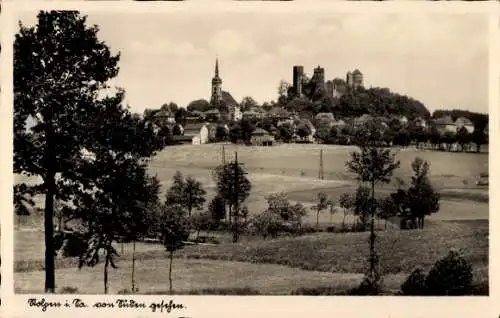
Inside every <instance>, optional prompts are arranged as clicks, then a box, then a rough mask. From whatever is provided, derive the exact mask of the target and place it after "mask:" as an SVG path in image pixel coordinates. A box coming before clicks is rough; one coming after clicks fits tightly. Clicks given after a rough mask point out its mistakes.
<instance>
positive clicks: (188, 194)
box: [184, 176, 207, 216]
mask: <svg viewBox="0 0 500 318" xmlns="http://www.w3.org/2000/svg"><path fill="white" fill-rule="evenodd" d="M206 194H207V192H206V191H205V189H203V185H202V184H201V182H200V181H198V180H196V179H195V178H194V177H192V176H188V177H187V178H186V182H185V184H184V197H185V198H184V200H185V207H186V209H187V211H188V216H191V212H192V211H193V209H198V210H200V209H202V208H203V204H204V203H205V195H206Z"/></svg>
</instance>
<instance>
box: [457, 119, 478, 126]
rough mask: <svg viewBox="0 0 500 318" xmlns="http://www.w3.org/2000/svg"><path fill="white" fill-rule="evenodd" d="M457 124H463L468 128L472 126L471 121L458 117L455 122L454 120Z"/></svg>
mask: <svg viewBox="0 0 500 318" xmlns="http://www.w3.org/2000/svg"><path fill="white" fill-rule="evenodd" d="M457 122H462V124H464V125H470V126H473V125H474V124H473V123H472V121H471V120H470V119H469V118H466V117H458V118H457V120H455V123H457Z"/></svg>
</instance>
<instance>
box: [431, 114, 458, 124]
mask: <svg viewBox="0 0 500 318" xmlns="http://www.w3.org/2000/svg"><path fill="white" fill-rule="evenodd" d="M434 124H436V125H454V124H455V123H454V122H453V119H452V118H451V116H449V115H448V116H443V117H439V118H436V119H434Z"/></svg>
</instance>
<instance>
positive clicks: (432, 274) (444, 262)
mask: <svg viewBox="0 0 500 318" xmlns="http://www.w3.org/2000/svg"><path fill="white" fill-rule="evenodd" d="M425 284H426V289H427V293H428V294H429V295H432V296H461V295H470V294H471V293H472V291H473V286H472V266H471V265H470V264H469V262H467V260H465V259H464V258H463V257H462V256H460V255H459V254H458V253H457V252H455V251H451V252H449V254H448V255H447V256H446V257H445V258H443V259H441V260H439V261H437V262H436V264H434V266H433V268H432V269H431V270H430V271H429V274H428V275H427V278H426V280H425Z"/></svg>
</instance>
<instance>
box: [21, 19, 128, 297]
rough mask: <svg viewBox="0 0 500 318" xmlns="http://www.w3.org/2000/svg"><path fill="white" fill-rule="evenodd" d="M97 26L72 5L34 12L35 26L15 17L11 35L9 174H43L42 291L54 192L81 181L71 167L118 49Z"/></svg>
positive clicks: (50, 265)
mask: <svg viewBox="0 0 500 318" xmlns="http://www.w3.org/2000/svg"><path fill="white" fill-rule="evenodd" d="M98 30H99V29H98V27H97V26H91V27H89V26H87V22H86V17H84V16H81V15H80V14H79V13H78V12H76V11H50V12H45V11H42V12H40V13H39V14H38V16H37V25H36V26H35V27H27V26H24V25H22V24H20V30H19V32H18V34H16V37H15V42H14V173H21V174H26V175H30V176H32V175H35V176H40V177H41V178H42V179H43V184H42V186H41V187H39V188H38V189H37V190H38V191H39V192H38V193H43V194H45V208H44V231H45V292H50V293H52V292H54V288H55V273H54V238H53V236H54V224H53V215H54V198H56V199H57V200H63V201H64V200H67V199H68V195H69V194H71V192H76V191H78V189H79V187H76V186H73V187H70V186H65V185H64V181H65V180H69V181H73V182H72V183H80V184H81V183H83V182H78V181H77V179H78V178H77V177H76V176H75V175H74V173H73V171H74V167H75V165H76V164H77V163H78V162H79V161H80V160H81V150H82V149H83V148H84V146H85V145H86V144H89V143H90V142H91V140H92V139H94V137H95V135H96V132H94V131H93V130H92V129H91V126H92V123H95V122H96V120H99V119H101V118H102V115H101V111H102V110H103V109H104V108H105V107H106V106H107V105H106V104H103V103H100V102H99V100H98V93H99V91H100V90H101V89H103V88H105V87H106V84H105V83H106V82H107V81H108V80H110V79H112V78H114V77H115V76H116V75H117V74H118V67H117V63H118V60H119V55H112V54H111V52H110V50H109V48H108V47H107V46H106V44H105V43H104V42H101V41H99V39H98V37H97V33H98ZM28 120H30V121H31V122H32V123H33V126H32V127H30V129H27V126H26V122H27V121H28ZM104 130H105V129H104ZM56 176H58V178H56ZM27 187H28V186H27ZM17 190H20V188H17Z"/></svg>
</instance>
